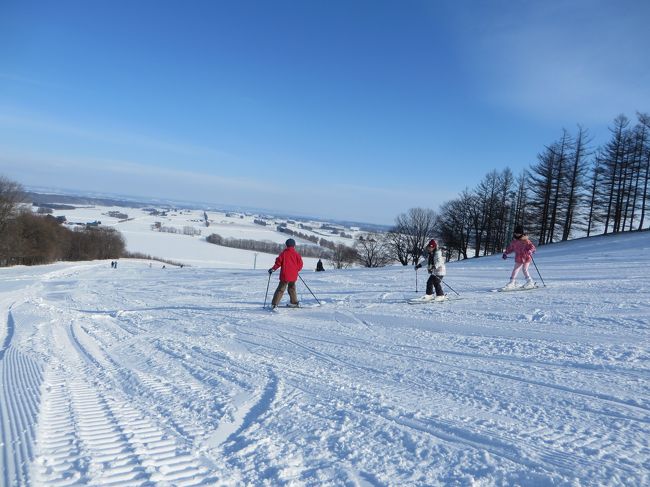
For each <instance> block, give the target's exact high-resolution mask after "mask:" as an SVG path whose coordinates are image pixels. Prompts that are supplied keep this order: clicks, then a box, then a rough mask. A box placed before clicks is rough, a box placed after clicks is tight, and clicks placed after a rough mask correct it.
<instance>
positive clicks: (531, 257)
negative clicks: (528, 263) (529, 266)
mask: <svg viewBox="0 0 650 487" xmlns="http://www.w3.org/2000/svg"><path fill="white" fill-rule="evenodd" d="M530 259H531V260H532V261H533V265H534V266H535V270H536V271H537V274H539V278H540V279H541V280H542V284H544V287H546V283H545V282H544V278H543V277H542V275H541V274H540V273H539V269H538V268H537V264H535V259H534V258H533V256H532V255H531V256H530Z"/></svg>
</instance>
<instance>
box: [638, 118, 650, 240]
mask: <svg viewBox="0 0 650 487" xmlns="http://www.w3.org/2000/svg"><path fill="white" fill-rule="evenodd" d="M637 115H638V117H639V124H640V125H642V127H643V130H644V131H646V132H647V131H648V130H650V116H649V115H648V114H645V113H639V114H637ZM645 141H646V142H645V144H644V147H643V153H642V155H641V166H640V170H639V172H640V173H642V178H643V189H642V190H640V191H641V194H640V196H639V198H640V200H641V201H640V203H639V205H640V207H641V216H640V217H639V226H638V230H641V229H643V222H644V220H645V210H646V207H647V205H648V179H649V178H650V142H649V141H648V138H647V137H646V138H645Z"/></svg>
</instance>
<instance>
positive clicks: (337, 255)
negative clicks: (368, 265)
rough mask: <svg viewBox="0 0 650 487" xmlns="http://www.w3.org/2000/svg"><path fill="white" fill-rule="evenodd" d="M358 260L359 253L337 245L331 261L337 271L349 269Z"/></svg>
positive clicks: (345, 246) (350, 248)
mask: <svg viewBox="0 0 650 487" xmlns="http://www.w3.org/2000/svg"><path fill="white" fill-rule="evenodd" d="M357 259H358V255H357V251H356V250H355V249H353V248H352V247H348V246H347V245H343V244H341V243H340V244H336V246H335V247H334V249H333V250H332V256H331V258H330V259H329V260H330V263H331V264H332V267H334V268H335V269H347V268H348V267H350V266H352V264H354V263H355V262H356V261H357Z"/></svg>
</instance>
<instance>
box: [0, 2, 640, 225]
mask: <svg viewBox="0 0 650 487" xmlns="http://www.w3.org/2000/svg"><path fill="white" fill-rule="evenodd" d="M649 19H650V2H647V1H644V0H620V1H617V2H611V1H605V0H594V1H588V0H567V1H544V2H542V1H532V0H530V1H526V0H521V1H506V0H495V1H466V2H458V1H452V0H448V1H447V0H445V1H408V0H407V1H394V2H388V1H273V2H268V1H230V2H227V1H189V2H188V1H185V2H181V1H121V0H114V1H90V2H88V1H66V0H62V1H57V2H32V1H29V0H2V1H0V174H2V175H5V176H7V177H10V178H12V179H14V180H17V181H18V182H20V183H22V184H23V185H25V186H28V187H36V186H38V187H52V188H67V189H75V190H87V191H92V192H105V193H119V194H126V195H134V196H141V197H157V198H160V197H162V198H169V199H176V200H189V201H201V202H211V203H215V204H226V205H242V206H248V207H259V208H268V209H270V210H276V211H281V212H292V213H297V214H306V215H314V216H321V217H325V218H337V219H347V220H356V221H366V222H373V223H384V224H390V223H392V222H393V220H394V218H395V216H397V215H398V214H399V213H402V212H404V211H406V210H408V208H411V207H416V206H421V207H429V208H433V209H437V207H438V206H439V205H440V204H441V203H442V202H444V201H446V200H448V199H451V198H454V197H456V196H457V195H458V193H459V192H460V191H462V190H463V189H464V188H466V187H469V188H472V187H474V186H475V185H476V184H477V183H478V182H479V181H480V180H481V179H482V178H483V176H484V175H485V174H486V173H487V172H489V171H491V170H492V169H497V170H501V169H504V168H505V167H510V168H511V169H512V170H513V171H514V172H515V173H519V172H520V171H521V170H522V169H523V168H526V167H528V166H529V165H530V164H531V163H533V162H534V161H535V158H536V154H537V153H538V152H539V151H541V150H542V149H543V147H544V145H545V144H549V143H551V142H552V141H554V140H556V139H557V138H558V137H559V136H560V135H561V131H562V128H567V129H568V130H570V131H574V130H575V127H576V124H582V125H583V126H584V127H586V128H588V129H589V130H590V132H591V134H592V136H593V137H594V145H597V144H602V143H603V142H605V141H606V139H607V137H608V131H607V127H608V125H610V124H611V122H612V120H613V119H614V118H615V117H616V116H617V115H618V114H620V113H624V114H626V115H628V117H630V118H634V116H635V112H636V111H643V112H648V111H650V89H649V88H648V87H649V86H650V57H649V55H648V52H647V46H648V35H647V23H648V20H649Z"/></svg>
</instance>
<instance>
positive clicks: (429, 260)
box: [415, 239, 447, 301]
mask: <svg viewBox="0 0 650 487" xmlns="http://www.w3.org/2000/svg"><path fill="white" fill-rule="evenodd" d="M426 251H427V256H426V264H427V271H429V274H431V275H430V276H429V279H428V280H427V291H426V294H425V295H424V296H422V297H421V298H419V299H420V300H422V301H432V300H435V301H442V300H444V299H446V296H445V293H444V291H443V290H442V286H441V283H442V279H443V278H444V277H445V274H446V273H447V268H446V267H445V258H444V257H443V256H442V252H441V251H440V248H439V247H438V243H437V242H436V241H435V240H434V239H431V240H429V243H428V244H427V248H426ZM423 264H424V261H422V262H420V263H419V264H416V266H415V269H416V271H417V269H419V268H420V267H422V266H423ZM434 288H435V290H436V296H435V297H434V296H433V289H434Z"/></svg>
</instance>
